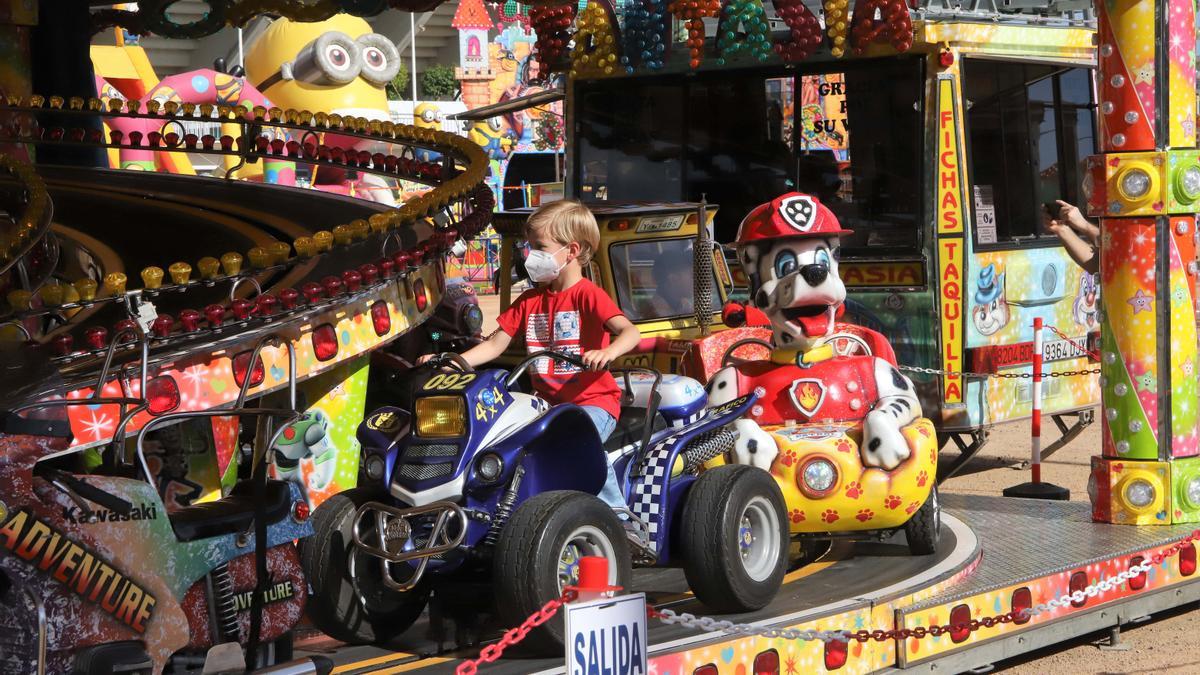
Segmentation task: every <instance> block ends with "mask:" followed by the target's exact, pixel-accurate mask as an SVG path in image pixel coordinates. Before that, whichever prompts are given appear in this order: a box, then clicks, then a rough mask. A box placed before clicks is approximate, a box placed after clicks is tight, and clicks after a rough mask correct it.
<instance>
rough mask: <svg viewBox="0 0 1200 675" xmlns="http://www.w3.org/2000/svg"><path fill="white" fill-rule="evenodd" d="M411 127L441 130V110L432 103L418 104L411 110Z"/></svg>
mask: <svg viewBox="0 0 1200 675" xmlns="http://www.w3.org/2000/svg"><path fill="white" fill-rule="evenodd" d="M413 125H414V126H417V127H420V128H421V129H441V128H442V109H441V108H439V107H437V106H436V105H434V104H433V103H418V104H417V107H416V108H413Z"/></svg>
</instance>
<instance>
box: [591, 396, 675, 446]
mask: <svg viewBox="0 0 1200 675" xmlns="http://www.w3.org/2000/svg"><path fill="white" fill-rule="evenodd" d="M666 428H667V421H666V420H665V419H663V416H662V415H657V414H656V415H655V416H654V432H653V433H658V432H659V431H662V430H663V429H666ZM645 433H646V409H645V408H634V407H625V408H621V417H620V419H618V420H617V427H616V428H615V429H613V432H612V435H611V436H609V437H608V440H607V441H604V450H605V452H612V451H614V450H619V449H620V448H623V447H625V446H627V445H629V444H630V443H640V442H641V440H642V436H644V435H645Z"/></svg>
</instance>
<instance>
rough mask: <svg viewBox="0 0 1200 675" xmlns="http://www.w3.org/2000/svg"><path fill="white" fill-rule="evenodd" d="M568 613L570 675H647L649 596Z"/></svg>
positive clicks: (604, 601)
mask: <svg viewBox="0 0 1200 675" xmlns="http://www.w3.org/2000/svg"><path fill="white" fill-rule="evenodd" d="M565 609H566V628H567V632H566V637H567V639H566V647H567V672H568V673H570V675H646V673H647V668H646V596H645V595H644V594H642V593H636V594H633V595H624V596H621V597H618V598H612V599H609V598H601V599H599V600H593V601H591V602H583V603H570V604H567V605H566V606H565Z"/></svg>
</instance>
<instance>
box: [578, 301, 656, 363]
mask: <svg viewBox="0 0 1200 675" xmlns="http://www.w3.org/2000/svg"><path fill="white" fill-rule="evenodd" d="M604 327H605V328H606V329H608V332H610V333H613V334H614V337H613V339H612V342H610V343H608V346H607V347H605V348H604V349H594V350H592V351H589V352H584V353H583V356H582V358H583V363H584V365H586V366H587V367H588V369H589V370H604V369H605V368H607V367H608V364H610V363H612V362H613V361H614V360H615V359H617V358H618V357H620V356H622V355H623V354H626V353H628V352H629V350H631V349H633V348H634V347H636V346H637V344H638V342H640V341H641V339H642V334H641V332H640V331H638V329H637V326H635V325H633V322H632V321H630V320H629V319H626V318H625V315H624V314H617V315H616V316H614V317H612V318H611V319H609V320H608V321H605V322H604Z"/></svg>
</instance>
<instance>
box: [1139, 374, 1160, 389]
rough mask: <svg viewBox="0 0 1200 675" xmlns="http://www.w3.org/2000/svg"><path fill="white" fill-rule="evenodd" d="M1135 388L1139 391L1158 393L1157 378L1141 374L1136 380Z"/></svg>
mask: <svg viewBox="0 0 1200 675" xmlns="http://www.w3.org/2000/svg"><path fill="white" fill-rule="evenodd" d="M1137 388H1138V389H1140V390H1141V391H1145V392H1149V393H1154V392H1156V391H1158V378H1157V377H1155V376H1153V375H1151V374H1150V373H1143V374H1142V376H1141V377H1139V378H1137Z"/></svg>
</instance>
